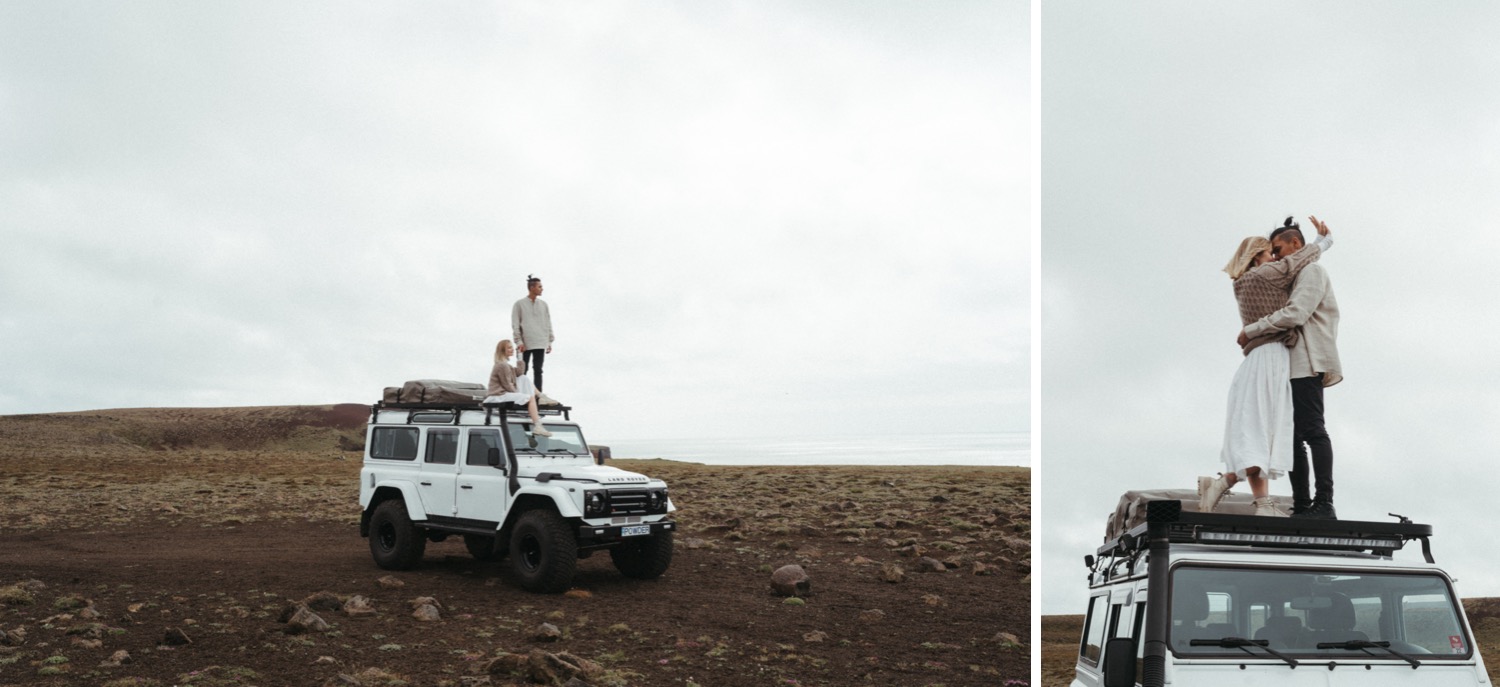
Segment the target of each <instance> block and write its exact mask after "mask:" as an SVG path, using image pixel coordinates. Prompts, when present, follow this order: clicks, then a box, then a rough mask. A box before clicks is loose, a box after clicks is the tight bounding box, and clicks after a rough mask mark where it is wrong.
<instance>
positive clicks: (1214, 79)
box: [1038, 0, 1500, 614]
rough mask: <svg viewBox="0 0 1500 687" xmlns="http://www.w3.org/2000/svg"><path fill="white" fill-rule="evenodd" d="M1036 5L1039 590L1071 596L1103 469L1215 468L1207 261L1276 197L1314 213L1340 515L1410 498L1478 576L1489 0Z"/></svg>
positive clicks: (1112, 499) (1459, 568) (1494, 102)
mask: <svg viewBox="0 0 1500 687" xmlns="http://www.w3.org/2000/svg"><path fill="white" fill-rule="evenodd" d="M1041 31H1042V33H1041V46H1042V57H1041V108H1042V109H1041V112H1042V134H1041V135H1042V144H1041V145H1042V169H1041V185H1042V227H1041V260H1042V265H1041V279H1042V312H1041V323H1042V324H1041V326H1042V331H1041V378H1042V392H1041V398H1040V412H1041V443H1040V454H1039V459H1038V460H1039V465H1040V470H1039V478H1040V480H1041V483H1042V484H1041V497H1042V504H1043V505H1042V509H1041V523H1042V524H1041V529H1040V534H1039V538H1040V540H1041V543H1040V547H1041V551H1042V557H1041V566H1042V569H1044V570H1047V571H1048V573H1047V576H1046V578H1045V579H1047V580H1048V581H1049V582H1048V583H1047V584H1046V585H1044V588H1043V590H1042V593H1041V596H1040V599H1039V600H1040V605H1041V610H1042V612H1043V613H1047V614H1053V613H1082V612H1083V611H1084V601H1085V598H1086V591H1085V587H1084V576H1085V570H1084V567H1083V562H1082V561H1083V556H1084V554H1086V553H1093V552H1094V550H1095V549H1096V548H1097V547H1098V546H1099V545H1100V544H1101V543H1102V538H1103V533H1104V522H1105V517H1106V515H1107V514H1108V513H1109V512H1110V511H1111V510H1112V509H1113V508H1114V505H1115V503H1116V501H1117V499H1118V497H1119V495H1120V494H1121V493H1122V492H1124V491H1125V490H1126V489H1130V488H1147V487H1180V488H1193V487H1194V486H1195V482H1194V477H1195V476H1196V475H1200V474H1215V473H1216V472H1217V471H1218V470H1219V469H1220V463H1219V461H1218V454H1219V447H1220V443H1221V441H1222V439H1223V431H1224V412H1225V404H1226V401H1227V397H1228V396H1227V394H1228V389H1229V383H1230V380H1231V379H1232V377H1233V375H1234V372H1235V368H1236V366H1237V365H1238V364H1239V362H1240V359H1241V356H1240V353H1239V351H1238V349H1237V348H1236V346H1235V344H1234V338H1235V335H1236V334H1237V332H1238V330H1239V318H1238V314H1237V311H1236V307H1235V302H1234V296H1233V292H1232V291H1231V285H1230V281H1229V279H1228V277H1227V276H1226V275H1225V274H1224V273H1223V272H1221V271H1220V269H1221V268H1222V267H1223V266H1224V264H1225V263H1226V262H1228V260H1229V258H1230V256H1231V254H1232V253H1233V252H1234V249H1235V247H1236V246H1237V245H1238V243H1239V241H1240V240H1241V239H1242V238H1244V237H1245V236H1248V235H1251V234H1262V235H1264V234H1265V233H1267V232H1269V230H1270V229H1271V228H1273V227H1274V226H1275V225H1277V224H1279V223H1280V221H1281V218H1282V217H1284V216H1285V215H1286V214H1289V213H1294V214H1296V215H1297V217H1298V218H1299V219H1301V220H1302V222H1303V225H1304V226H1307V222H1306V220H1305V217H1306V216H1307V215H1308V214H1315V215H1317V216H1318V217H1319V218H1320V219H1323V220H1325V221H1327V222H1328V224H1329V226H1330V227H1331V229H1332V230H1333V235H1334V237H1335V238H1336V244H1335V246H1334V248H1333V249H1332V251H1330V252H1329V253H1328V255H1327V256H1326V257H1325V258H1324V259H1323V262H1322V264H1323V265H1324V266H1325V267H1326V268H1327V270H1328V273H1329V275H1330V277H1331V279H1332V283H1333V287H1334V291H1335V293H1336V294H1337V296H1338V303H1339V307H1340V311H1341V320H1340V323H1339V352H1340V355H1341V357H1342V361H1343V367H1344V373H1345V375H1346V379H1345V381H1343V382H1342V383H1340V384H1338V385H1336V386H1334V387H1331V388H1329V389H1327V391H1326V395H1325V402H1326V407H1327V425H1328V429H1329V433H1330V435H1331V437H1332V440H1333V449H1334V454H1335V465H1336V470H1335V476H1336V480H1337V484H1336V501H1335V504H1336V506H1337V508H1338V512H1339V515H1340V516H1341V517H1343V518H1347V519H1355V518H1358V519H1371V520H1385V521H1390V520H1391V518H1389V517H1387V516H1386V513H1388V512H1396V513H1402V514H1405V515H1407V516H1410V517H1412V518H1414V519H1416V520H1417V521H1418V522H1425V523H1430V524H1432V525H1433V526H1434V528H1435V537H1434V541H1433V549H1434V553H1435V556H1436V557H1437V560H1438V562H1439V563H1441V564H1444V565H1445V566H1446V567H1447V568H1448V570H1449V571H1450V572H1451V573H1453V574H1454V575H1455V576H1456V577H1457V578H1458V580H1459V585H1458V589H1459V592H1460V593H1461V594H1463V595H1464V596H1500V571H1497V570H1496V569H1495V566H1494V565H1493V560H1492V559H1493V556H1492V555H1491V554H1490V552H1489V551H1488V549H1487V548H1486V542H1488V541H1489V540H1490V539H1491V538H1492V535H1493V533H1492V532H1491V529H1492V527H1491V523H1492V521H1493V520H1494V516H1495V513H1496V510H1495V495H1496V494H1497V493H1500V468H1497V467H1496V462H1495V457H1496V456H1497V455H1500V437H1497V435H1496V430H1495V427H1496V423H1495V418H1496V413H1497V411H1500V385H1497V381H1500V356H1496V355H1495V354H1494V353H1493V349H1494V347H1495V346H1494V339H1495V334H1496V333H1497V331H1500V328H1497V325H1496V317H1495V312H1496V306H1495V299H1496V296H1497V294H1500V277H1497V269H1496V266H1495V256H1496V255H1497V254H1500V231H1497V220H1500V212H1497V210H1500V195H1497V194H1496V189H1497V188H1500V117H1497V115H1500V48H1497V47H1496V43H1495V36H1496V35H1500V6H1497V5H1495V4H1493V3H1488V2H1478V1H1473V2H1456V3H1445V4H1444V5H1443V6H1442V8H1441V11H1439V10H1438V9H1437V8H1435V7H1434V6H1429V5H1422V4H1417V3H1406V2H1394V1H1386V2H1368V1H1365V0H1361V1H1360V2H1352V1H1351V2H1320V3H1306V2H1291V1H1283V2H1263V1H1260V0H1257V1H1255V2H1217V3H1199V2H1187V1H1182V2H1160V1H1155V2H1136V3H1128V4H1127V3H1086V2H1077V1H1070V0H1059V1H1057V2H1053V1H1051V0H1049V1H1048V2H1047V3H1046V4H1045V6H1044V7H1043V8H1042V25H1041ZM1271 491H1272V493H1273V494H1290V493H1291V487H1290V485H1289V484H1288V483H1287V481H1286V480H1278V481H1275V482H1272V485H1271ZM1401 556H1404V557H1407V558H1410V559H1414V560H1420V558H1421V556H1420V552H1416V553H1415V555H1412V552H1406V553H1405V554H1401Z"/></svg>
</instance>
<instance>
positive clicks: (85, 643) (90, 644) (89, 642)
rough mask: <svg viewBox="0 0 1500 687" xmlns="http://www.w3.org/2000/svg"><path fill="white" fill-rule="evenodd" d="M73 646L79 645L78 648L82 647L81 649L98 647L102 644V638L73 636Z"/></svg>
mask: <svg viewBox="0 0 1500 687" xmlns="http://www.w3.org/2000/svg"><path fill="white" fill-rule="evenodd" d="M73 646H76V647H79V648H82V649H98V648H99V647H102V646H104V640H102V639H84V638H82V637H74V638H73Z"/></svg>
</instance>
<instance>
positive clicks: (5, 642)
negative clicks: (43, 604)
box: [0, 627, 26, 646]
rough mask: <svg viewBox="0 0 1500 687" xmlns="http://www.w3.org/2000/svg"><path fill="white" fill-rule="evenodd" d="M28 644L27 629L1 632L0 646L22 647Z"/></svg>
mask: <svg viewBox="0 0 1500 687" xmlns="http://www.w3.org/2000/svg"><path fill="white" fill-rule="evenodd" d="M25 643H26V628H24V627H17V628H13V629H10V630H6V631H5V632H0V646H21V645H22V644H25Z"/></svg>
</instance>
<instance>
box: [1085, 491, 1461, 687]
mask: <svg viewBox="0 0 1500 687" xmlns="http://www.w3.org/2000/svg"><path fill="white" fill-rule="evenodd" d="M1146 493H1151V492H1146ZM1161 493H1162V492H1154V493H1153V495H1156V496H1159V495H1160V494H1161ZM1135 494H1136V493H1135V492H1131V493H1127V495H1126V499H1127V500H1128V499H1130V498H1131V497H1132V496H1133V495H1135ZM1184 497H1185V498H1189V499H1191V503H1190V507H1195V506H1196V503H1195V502H1196V494H1194V493H1192V492H1187V493H1186V494H1185V495H1184ZM1126 505H1127V504H1125V503H1124V501H1123V500H1122V512H1125V511H1132V512H1133V514H1134V515H1135V517H1134V518H1133V519H1134V520H1135V521H1137V522H1139V524H1135V523H1132V522H1128V521H1127V522H1124V523H1122V524H1121V525H1119V526H1113V527H1112V529H1113V530H1114V531H1113V532H1112V533H1111V534H1112V535H1113V536H1111V537H1110V538H1109V539H1108V541H1107V542H1106V543H1105V544H1104V546H1102V547H1100V548H1099V550H1098V551H1097V552H1096V554H1095V555H1091V556H1085V557H1084V562H1085V564H1086V565H1087V566H1088V569H1089V575H1088V584H1089V604H1088V610H1087V615H1086V616H1085V620H1084V630H1083V637H1082V639H1081V641H1080V642H1079V649H1078V663H1077V670H1076V673H1075V675H1076V677H1075V679H1074V680H1073V683H1072V684H1073V686H1074V687H1085V686H1086V687H1131V686H1134V685H1146V686H1148V687H1161V686H1162V685H1168V684H1170V685H1187V686H1191V685H1206V686H1213V687H1219V686H1222V685H1256V686H1258V687H1265V686H1267V685H1293V686H1296V685H1309V686H1311V685H1318V686H1319V687H1327V686H1329V685H1350V686H1354V685H1359V686H1361V687H1369V686H1372V685H1373V686H1386V685H1390V686H1405V685H1411V686H1418V685H1422V686H1425V685H1434V686H1435V685H1452V686H1455V687H1456V686H1460V685H1463V686H1471V685H1487V684H1488V683H1489V678H1488V676H1487V675H1486V673H1485V667H1484V661H1483V660H1482V659H1481V658H1480V656H1479V651H1478V649H1477V648H1476V647H1475V646H1474V639H1473V633H1472V632H1471V631H1470V628H1469V623H1468V621H1467V619H1466V618H1465V617H1464V611H1463V606H1462V605H1460V603H1459V597H1458V595H1457V594H1456V593H1455V592H1454V590H1453V578H1452V577H1450V576H1449V575H1448V574H1447V573H1446V572H1444V571H1443V570H1442V569H1441V568H1439V567H1438V566H1437V565H1435V564H1434V563H1433V558H1432V550H1431V546H1430V543H1429V537H1430V536H1431V534H1432V528H1431V527H1430V526H1428V525H1421V524H1414V523H1412V522H1411V521H1410V520H1407V519H1406V518H1400V516H1396V517H1398V518H1400V522H1357V521H1349V520H1304V519H1295V518H1272V517H1256V516H1253V515H1239V514H1226V513H1218V512H1216V513H1198V512H1192V511H1189V510H1185V509H1184V507H1183V506H1184V504H1183V501H1182V500H1177V499H1163V500H1143V501H1140V502H1139V503H1136V504H1131V505H1130V507H1129V508H1127V507H1126ZM1221 510H1222V507H1221ZM1412 541H1419V542H1420V543H1421V549H1422V560H1420V561H1417V560H1413V561H1397V560H1396V559H1395V557H1394V553H1395V552H1396V551H1398V550H1400V549H1402V548H1403V546H1404V545H1405V544H1407V543H1408V542H1412ZM1405 557H1407V556H1403V558H1405Z"/></svg>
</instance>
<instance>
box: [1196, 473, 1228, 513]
mask: <svg viewBox="0 0 1500 687" xmlns="http://www.w3.org/2000/svg"><path fill="white" fill-rule="evenodd" d="M1228 491H1229V480H1226V479H1224V476H1223V475H1219V476H1218V477H1199V478H1198V512H1199V513H1212V512H1214V509H1215V508H1218V507H1219V502H1220V501H1222V500H1224V494H1225V493H1227V492H1228Z"/></svg>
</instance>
